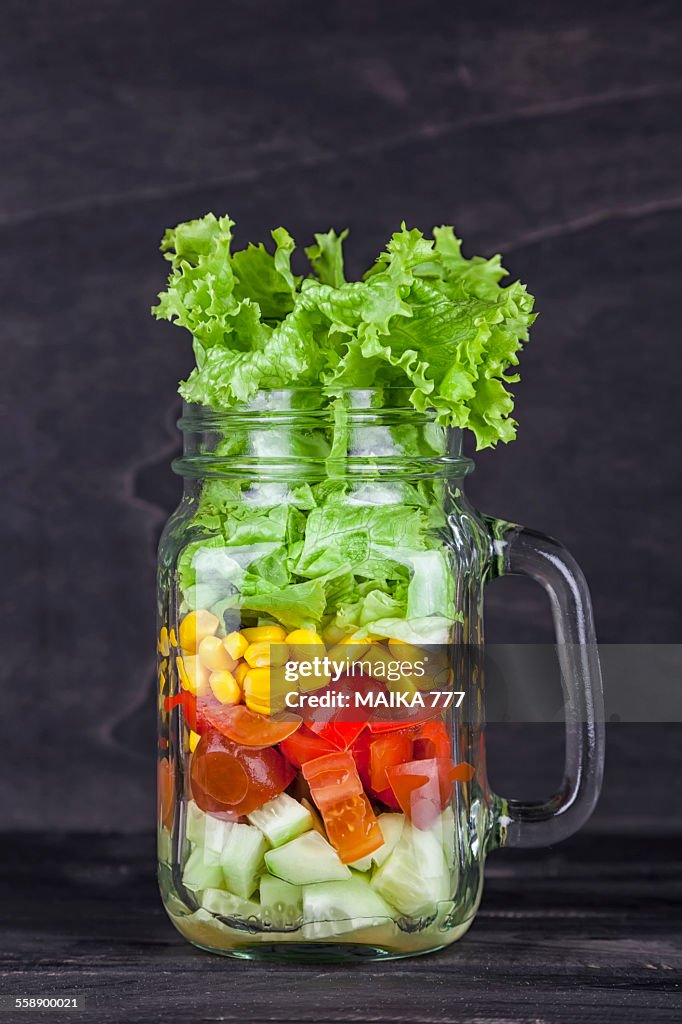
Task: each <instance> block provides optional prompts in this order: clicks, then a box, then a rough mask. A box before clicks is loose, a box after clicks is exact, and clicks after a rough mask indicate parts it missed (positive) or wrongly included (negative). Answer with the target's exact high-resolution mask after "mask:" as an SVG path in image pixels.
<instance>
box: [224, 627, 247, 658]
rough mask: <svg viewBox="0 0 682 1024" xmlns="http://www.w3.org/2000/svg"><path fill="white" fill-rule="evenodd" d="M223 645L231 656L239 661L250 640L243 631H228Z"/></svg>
mask: <svg viewBox="0 0 682 1024" xmlns="http://www.w3.org/2000/svg"><path fill="white" fill-rule="evenodd" d="M223 645H224V647H225V650H226V651H227V653H228V654H229V655H230V657H231V658H234V660H235V661H239V659H240V658H243V657H244V651H245V650H246V648H247V647H248V646H249V641H248V640H247V639H246V637H245V636H242V635H241V633H228V635H227V636H226V637H225V639H224V640H223Z"/></svg>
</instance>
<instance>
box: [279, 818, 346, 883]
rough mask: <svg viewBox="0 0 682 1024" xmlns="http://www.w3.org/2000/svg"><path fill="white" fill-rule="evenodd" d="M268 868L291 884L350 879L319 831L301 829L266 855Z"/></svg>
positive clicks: (343, 865) (333, 850)
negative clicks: (300, 834)
mask: <svg viewBox="0 0 682 1024" xmlns="http://www.w3.org/2000/svg"><path fill="white" fill-rule="evenodd" d="M265 863H266V864H267V867H268V871H270V872H271V874H273V875H277V877H278V878H283V879H284V881H285V882H291V884H292V885H307V884H309V883H311V882H334V881H340V880H341V879H344V878H350V877H351V874H350V870H349V869H348V868H347V867H346V865H345V864H342V863H341V860H340V859H339V855H338V853H337V852H336V850H335V849H334V848H333V847H332V846H330V845H329V843H328V842H327V840H326V839H323V838H322V836H321V835H320V833H319V832H314V831H311V832H304V833H303V835H302V836H298V838H297V839H292V840H291V842H290V843H285V845H284V846H278V847H276V849H274V850H268V852H267V853H266V854H265Z"/></svg>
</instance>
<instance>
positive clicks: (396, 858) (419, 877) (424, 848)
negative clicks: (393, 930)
mask: <svg viewBox="0 0 682 1024" xmlns="http://www.w3.org/2000/svg"><path fill="white" fill-rule="evenodd" d="M371 886H372V888H373V889H375V890H376V892H378V893H379V894H380V895H381V896H383V897H384V899H385V900H387V902H389V903H392V904H393V906H394V907H397V908H398V910H399V911H400V912H401V913H403V914H408V915H410V916H416V915H420V916H421V915H428V914H433V913H435V911H436V910H437V904H438V903H439V902H440V901H441V900H448V899H450V898H451V895H452V894H451V892H450V889H451V882H450V870H449V868H448V865H447V862H446V859H445V854H444V853H443V847H442V846H441V843H440V838H439V836H438V835H436V834H435V833H434V832H423V831H421V830H420V829H418V828H415V827H414V825H411V824H410V823H409V822H407V821H406V822H405V825H404V827H403V831H402V835H401V836H400V839H399V840H398V842H397V843H396V845H395V847H394V849H393V851H392V853H391V854H390V855H389V856H388V857H387V858H386V860H385V861H384V863H383V864H382V865H381V867H380V868H379V869H378V871H377V872H376V874H375V875H374V877H373V878H372V881H371Z"/></svg>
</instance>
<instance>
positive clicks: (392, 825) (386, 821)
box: [349, 813, 405, 871]
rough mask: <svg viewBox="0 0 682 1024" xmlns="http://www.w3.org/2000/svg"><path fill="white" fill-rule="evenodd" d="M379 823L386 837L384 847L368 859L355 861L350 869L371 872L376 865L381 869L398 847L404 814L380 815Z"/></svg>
mask: <svg viewBox="0 0 682 1024" xmlns="http://www.w3.org/2000/svg"><path fill="white" fill-rule="evenodd" d="M377 821H378V822H379V828H380V829H381V833H382V835H383V837H384V842H383V845H382V846H380V847H379V849H378V850H375V851H374V852H373V853H368V854H367V856H366V857H362V858H361V859H360V860H354V861H353V863H352V864H350V865H349V867H351V868H354V869H355V871H369V870H370V868H371V867H372V864H376V865H377V866H378V867H380V866H381V865H382V864H383V863H384V861H385V860H386V858H387V857H388V855H389V854H390V852H391V851H392V850H393V847H394V846H395V845H396V843H397V842H398V840H399V839H400V836H401V834H402V831H403V825H404V824H405V815H404V814H388V813H386V814H380V815H379V817H378V818H377Z"/></svg>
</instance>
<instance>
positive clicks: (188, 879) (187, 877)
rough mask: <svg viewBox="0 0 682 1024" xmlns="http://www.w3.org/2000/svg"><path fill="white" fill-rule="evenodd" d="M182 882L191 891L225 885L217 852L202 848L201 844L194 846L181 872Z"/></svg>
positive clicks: (217, 887)
mask: <svg viewBox="0 0 682 1024" xmlns="http://www.w3.org/2000/svg"><path fill="white" fill-rule="evenodd" d="M182 884H183V885H184V886H185V888H186V889H191V890H192V892H199V891H200V890H201V889H220V888H222V887H223V886H224V885H225V878H224V876H223V869H222V868H221V866H220V857H219V856H218V854H217V853H214V852H213V851H212V850H204V848H203V847H202V846H195V848H194V849H193V850H192V852H191V853H190V855H189V857H188V858H187V863H186V864H185V870H184V871H183V873H182Z"/></svg>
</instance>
